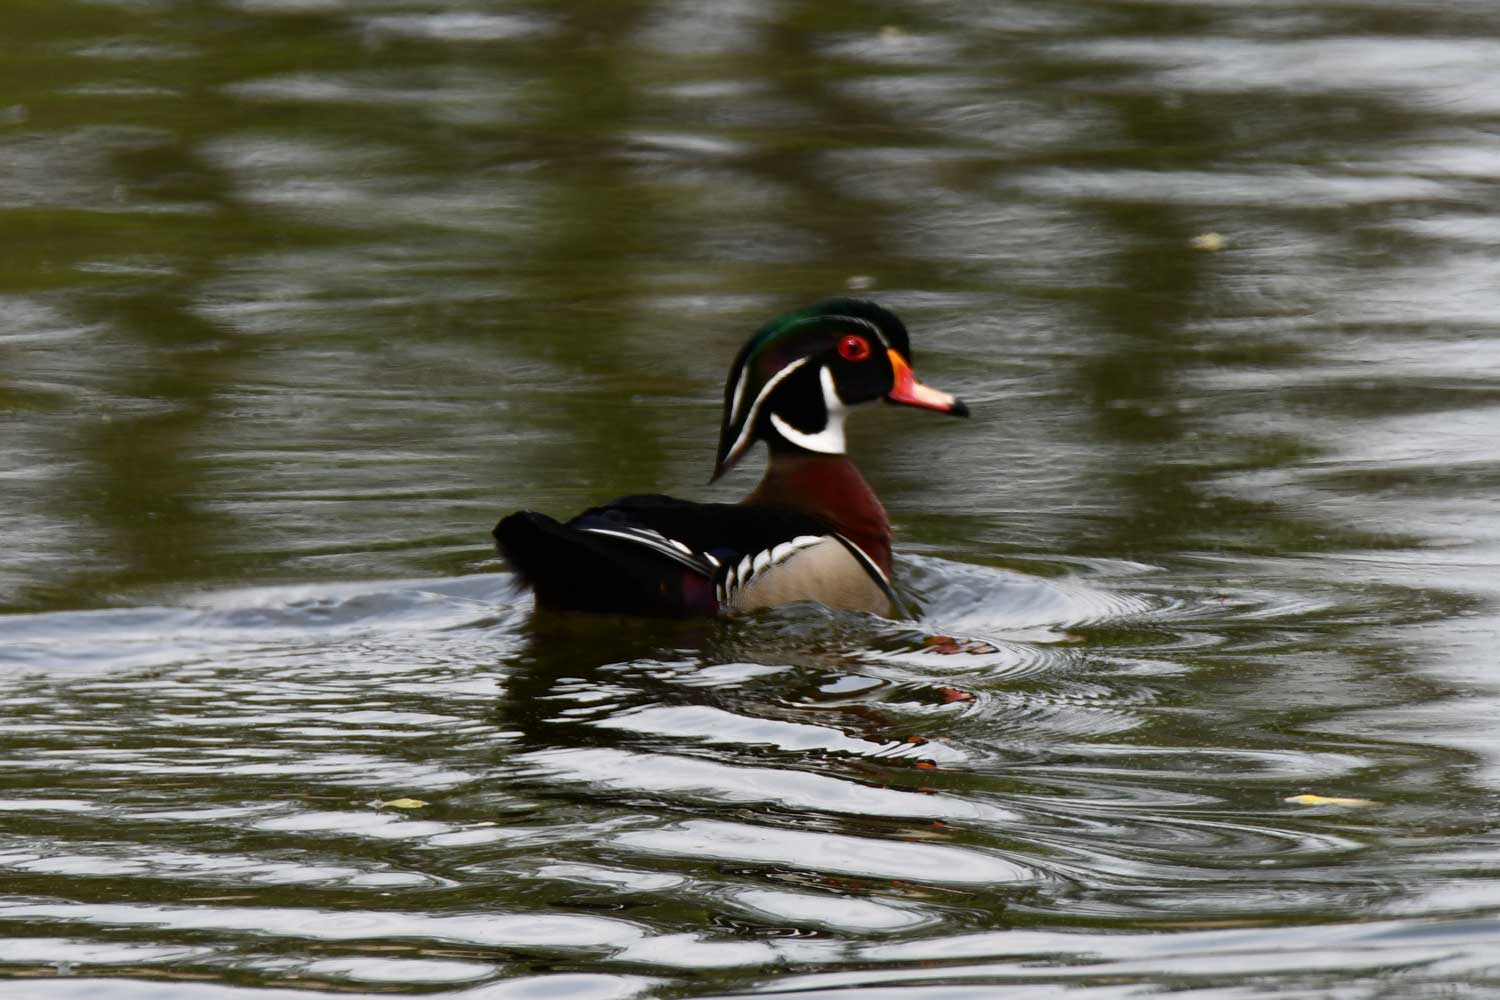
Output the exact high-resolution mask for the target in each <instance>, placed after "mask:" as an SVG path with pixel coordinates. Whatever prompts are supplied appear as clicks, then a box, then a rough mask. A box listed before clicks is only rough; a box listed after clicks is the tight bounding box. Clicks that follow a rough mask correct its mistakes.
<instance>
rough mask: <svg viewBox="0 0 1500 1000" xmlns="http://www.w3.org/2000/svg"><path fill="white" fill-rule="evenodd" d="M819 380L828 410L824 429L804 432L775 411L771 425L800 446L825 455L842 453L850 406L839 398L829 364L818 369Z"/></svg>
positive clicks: (824, 403) (825, 407)
mask: <svg viewBox="0 0 1500 1000" xmlns="http://www.w3.org/2000/svg"><path fill="white" fill-rule="evenodd" d="M818 381H819V382H820V383H822V385H823V407H824V409H825V410H827V412H828V422H827V423H826V424H824V425H823V429H822V430H820V431H818V432H817V433H816V434H807V433H804V432H802V431H799V430H798V429H797V428H795V427H793V426H792V425H791V424H789V423H787V422H786V421H785V420H782V419H781V417H780V415H779V414H775V413H773V414H771V426H772V427H775V428H776V430H777V431H778V432H779V433H780V434H781V436H782V437H784V438H786V439H787V440H788V441H790V442H791V443H792V444H794V445H796V446H797V447H799V448H805V449H807V450H808V451H816V452H819V453H820V454H824V455H842V454H843V453H844V447H845V446H844V415H845V414H846V413H848V412H849V408H848V407H847V406H845V405H844V401H843V400H842V399H840V398H839V394H838V390H837V389H836V388H835V387H834V384H833V372H832V371H831V370H829V368H828V366H827V365H824V366H823V367H822V368H819V369H818Z"/></svg>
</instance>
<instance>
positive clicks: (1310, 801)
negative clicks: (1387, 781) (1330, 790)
mask: <svg viewBox="0 0 1500 1000" xmlns="http://www.w3.org/2000/svg"><path fill="white" fill-rule="evenodd" d="M1282 801H1283V802H1290V803H1291V804H1292V805H1294V806H1378V805H1380V803H1379V802H1376V801H1375V800H1374V799H1345V798H1340V797H1339V796H1337V795H1311V794H1308V795H1292V796H1289V797H1287V798H1285V799H1282Z"/></svg>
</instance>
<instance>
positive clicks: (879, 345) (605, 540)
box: [493, 298, 969, 618]
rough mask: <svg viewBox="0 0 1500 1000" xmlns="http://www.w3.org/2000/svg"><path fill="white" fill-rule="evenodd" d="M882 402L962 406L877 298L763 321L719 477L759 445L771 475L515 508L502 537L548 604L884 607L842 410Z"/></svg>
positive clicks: (505, 551) (887, 545)
mask: <svg viewBox="0 0 1500 1000" xmlns="http://www.w3.org/2000/svg"><path fill="white" fill-rule="evenodd" d="M878 400H884V401H886V402H887V403H894V404H898V405H901V406H910V407H916V408H919V409H925V410H934V411H937V412H939V413H946V414H949V415H950V416H956V417H966V416H968V415H969V409H968V407H967V406H965V405H964V403H963V402H962V401H961V400H960V399H958V398H957V397H956V396H953V395H950V394H949V393H946V392H941V391H939V390H937V389H933V388H931V387H929V386H927V385H924V384H923V383H922V382H919V381H918V380H917V378H916V376H915V374H914V373H913V371H912V352H911V343H910V338H909V336H908V334H907V330H906V326H905V325H904V324H903V323H902V322H901V320H900V319H899V318H897V316H896V314H895V313H893V312H891V311H890V310H889V309H886V308H885V307H883V306H880V305H878V304H876V303H874V302H871V301H868V300H864V299H854V298H831V299H826V300H824V301H821V302H817V303H814V304H813V305H810V306H806V307H804V308H801V309H797V310H794V311H792V312H788V313H786V314H784V315H782V316H778V317H777V318H776V319H773V320H771V321H770V322H769V323H766V324H765V325H764V326H762V327H761V328H760V329H758V330H756V331H755V333H754V334H753V335H752V336H751V337H750V339H749V340H748V341H746V342H745V345H744V346H743V347H742V348H740V351H739V353H738V354H737V355H736V356H735V359H734V363H733V364H732V365H731V366H730V368H729V375H728V377H727V379H726V381H725V385H724V410H723V417H722V420H721V422H720V426H719V445H718V451H717V454H716V456H715V459H714V468H713V475H712V476H711V477H710V479H709V482H710V483H713V482H715V481H717V480H718V479H719V478H720V477H721V476H723V475H724V474H725V473H726V472H728V471H729V470H730V469H731V468H733V467H734V466H735V465H737V464H738V463H739V462H740V461H741V460H742V459H744V458H745V456H746V455H747V454H748V453H749V452H750V451H751V449H752V448H753V447H754V446H755V445H756V444H757V443H759V442H764V443H765V445H766V448H767V451H768V460H767V463H766V470H765V474H764V475H763V476H762V478H761V480H760V483H759V484H758V485H757V486H756V487H755V489H754V490H752V491H751V492H750V494H749V495H748V496H746V497H745V498H744V499H743V500H741V501H740V502H739V503H703V502H696V501H692V500H682V499H678V498H675V497H669V496H663V495H660V494H654V493H652V494H633V495H630V496H622V497H617V498H616V499H614V500H610V501H608V502H607V503H604V504H601V505H599V506H597V507H590V508H589V509H588V510H585V511H584V512H583V513H581V514H579V515H577V516H576V517H573V518H572V519H570V520H568V521H565V522H560V521H557V520H555V519H554V518H552V517H549V516H548V515H546V514H542V513H538V512H536V511H530V510H522V511H517V512H515V513H513V514H510V515H508V516H507V517H505V518H503V519H501V521H500V523H499V524H497V525H496V526H495V529H494V532H493V534H494V537H495V542H496V546H497V548H498V549H499V552H500V554H501V555H502V556H504V557H505V559H506V561H507V562H508V563H509V564H510V567H511V568H512V570H513V571H514V572H515V573H516V575H517V576H518V577H519V579H520V581H521V582H522V583H523V584H525V585H527V586H529V587H530V588H531V590H532V591H533V593H534V594H535V601H536V606H537V607H538V608H543V609H556V610H564V611H582V612H594V613H600V614H621V615H636V616H651V617H664V618H696V617H716V616H721V615H735V614H741V613H745V612H749V611H755V610H760V609H764V608H772V607H778V606H781V605H785V604H791V603H794V602H798V601H815V602H818V603H820V604H823V605H825V606H827V607H829V608H832V609H835V610H842V611H856V612H868V613H871V614H875V615H889V614H890V613H891V612H892V610H893V609H895V608H899V607H900V602H899V600H898V598H897V596H896V592H895V590H894V589H893V587H892V584H891V525H890V519H889V517H888V516H887V515H886V511H885V508H884V507H883V506H881V503H880V500H879V499H878V498H877V497H876V495H875V492H874V490H872V489H871V488H870V485H869V484H868V483H867V482H866V481H865V479H864V477H863V476H862V475H860V472H859V470H858V469H857V468H856V467H855V465H854V463H853V462H852V461H851V460H850V459H849V456H848V454H847V452H846V447H845V443H846V442H845V432H844V424H845V419H846V417H847V416H848V414H849V413H850V411H851V410H853V409H854V408H856V407H859V406H862V405H864V404H867V403H873V402H876V401H878Z"/></svg>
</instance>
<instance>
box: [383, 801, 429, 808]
mask: <svg viewBox="0 0 1500 1000" xmlns="http://www.w3.org/2000/svg"><path fill="white" fill-rule="evenodd" d="M426 804H427V803H425V802H423V801H422V800H421V799H391V800H390V801H389V802H382V803H381V805H385V806H390V807H391V808H392V809H420V808H422V807H423V806H425V805H426Z"/></svg>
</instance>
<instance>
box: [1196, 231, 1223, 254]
mask: <svg viewBox="0 0 1500 1000" xmlns="http://www.w3.org/2000/svg"><path fill="white" fill-rule="evenodd" d="M1193 249H1194V250H1206V251H1208V252H1209V253H1214V252H1216V251H1219V250H1223V249H1224V237H1222V236H1220V235H1219V234H1218V233H1199V234H1198V235H1197V236H1194V237H1193Z"/></svg>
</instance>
